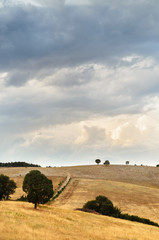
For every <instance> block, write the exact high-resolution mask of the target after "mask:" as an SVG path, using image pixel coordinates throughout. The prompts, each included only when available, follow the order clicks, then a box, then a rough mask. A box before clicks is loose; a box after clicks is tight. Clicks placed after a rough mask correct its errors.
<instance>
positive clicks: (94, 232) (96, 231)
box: [0, 201, 159, 240]
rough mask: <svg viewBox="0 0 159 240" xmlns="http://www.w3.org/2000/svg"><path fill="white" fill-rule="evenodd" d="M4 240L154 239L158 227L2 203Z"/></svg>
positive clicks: (0, 222) (0, 219) (0, 214)
mask: <svg viewBox="0 0 159 240" xmlns="http://www.w3.org/2000/svg"><path fill="white" fill-rule="evenodd" d="M0 229H1V235H0V239H1V240H11V239H12V240H28V239H29V240H34V239H38V240H44V239H47V240H64V239H65V240H86V239H87V240H89V239H90V240H119V239H121V240H126V239H135V240H141V239H142V240H152V239H159V230H158V228H157V227H153V226H149V225H145V224H141V223H135V222H130V221H125V220H121V219H116V218H111V217H107V216H101V215H95V214H89V213H84V212H78V211H73V210H67V209H60V208H55V207H51V206H49V207H48V206H44V207H40V208H39V209H38V210H34V209H33V205H32V204H30V203H21V202H8V201H6V202H4V201H3V202H1V205H0Z"/></svg>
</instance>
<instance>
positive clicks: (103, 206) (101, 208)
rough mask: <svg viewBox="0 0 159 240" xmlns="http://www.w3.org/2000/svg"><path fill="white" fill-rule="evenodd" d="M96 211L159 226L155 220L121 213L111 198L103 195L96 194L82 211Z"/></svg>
mask: <svg viewBox="0 0 159 240" xmlns="http://www.w3.org/2000/svg"><path fill="white" fill-rule="evenodd" d="M89 210H91V211H96V212H98V213H100V214H102V215H107V216H111V217H115V218H121V219H125V220H129V221H135V222H141V223H145V224H149V225H153V226H157V227H159V225H158V224H157V223H155V222H152V221H150V220H149V219H146V218H140V217H138V216H135V215H129V214H127V213H126V214H122V213H121V211H120V209H119V208H117V207H115V206H114V205H113V203H112V202H111V200H109V199H108V198H107V197H105V196H98V197H96V200H92V201H88V202H87V203H86V204H84V206H83V211H87V212H91V211H89Z"/></svg>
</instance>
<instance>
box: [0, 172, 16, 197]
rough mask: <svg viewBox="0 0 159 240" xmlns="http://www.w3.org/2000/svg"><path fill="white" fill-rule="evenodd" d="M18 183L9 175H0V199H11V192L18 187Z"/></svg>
mask: <svg viewBox="0 0 159 240" xmlns="http://www.w3.org/2000/svg"><path fill="white" fill-rule="evenodd" d="M16 187H17V186H16V183H15V182H14V181H13V180H10V179H9V177H8V176H6V175H3V174H1V175H0V200H2V199H6V200H8V199H9V196H10V194H13V193H14V192H15V189H16Z"/></svg>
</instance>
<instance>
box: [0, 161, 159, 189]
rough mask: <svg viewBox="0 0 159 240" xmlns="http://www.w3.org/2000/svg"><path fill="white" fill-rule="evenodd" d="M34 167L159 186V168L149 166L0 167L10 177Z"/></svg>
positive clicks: (58, 173) (61, 173)
mask: <svg viewBox="0 0 159 240" xmlns="http://www.w3.org/2000/svg"><path fill="white" fill-rule="evenodd" d="M34 169H37V170H40V171H41V172H42V173H43V174H45V175H46V176H57V177H59V176H66V175H67V173H68V172H69V173H70V174H71V177H76V178H91V179H105V180H111V181H117V182H128V183H136V184H138V185H139V184H140V185H145V186H154V187H155V186H156V187H159V168H157V167H147V166H127V165H110V166H104V165H89V166H73V167H52V168H30V167H26V168H20V167H19V168H0V174H1V173H2V174H6V175H8V176H9V177H20V176H21V177H24V176H25V175H26V173H28V172H29V171H31V170H34Z"/></svg>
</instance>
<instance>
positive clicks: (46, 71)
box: [0, 0, 159, 166]
mask: <svg viewBox="0 0 159 240" xmlns="http://www.w3.org/2000/svg"><path fill="white" fill-rule="evenodd" d="M158 11H159V3H158V2H157V1H155V0H151V1H150V0H140V1H137V2H134V1H132V0H129V1H122V3H121V2H120V4H119V3H118V2H117V1H109V0H107V1H103V0H100V1H99V0H98V1H96V0H92V1H89V0H87V1H86V0H85V1H81V0H80V1H77V0H76V1H73V0H66V1H64V0H63V1H57V0H54V1H50V0H47V1H46V0H45V1H43V0H40V1H36V0H28V1H23V0H19V1H2V2H1V5H0V123H1V124H0V131H1V139H2V144H1V159H2V161H16V160H18V161H19V160H25V161H28V162H29V161H30V162H40V164H41V165H44V166H45V165H47V164H48V165H72V164H90V163H94V159H96V158H103V159H104V160H105V158H106V159H108V158H109V159H110V161H112V163H124V162H125V160H130V161H132V163H133V164H134V163H144V164H149V165H156V164H157V163H158V156H159V152H158V149H157V146H158V142H159V137H158V136H159V134H158V131H159V128H158V124H157V123H158V118H159V112H158V102H159V98H158V89H159V81H158V79H159V67H158V61H159V51H158V49H159V43H158V38H159V26H158V21H159V15H158Z"/></svg>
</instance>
